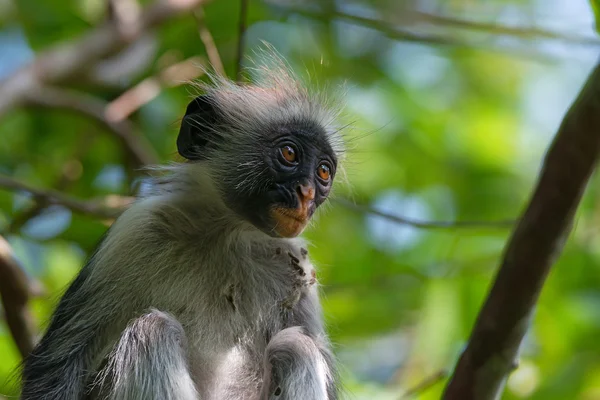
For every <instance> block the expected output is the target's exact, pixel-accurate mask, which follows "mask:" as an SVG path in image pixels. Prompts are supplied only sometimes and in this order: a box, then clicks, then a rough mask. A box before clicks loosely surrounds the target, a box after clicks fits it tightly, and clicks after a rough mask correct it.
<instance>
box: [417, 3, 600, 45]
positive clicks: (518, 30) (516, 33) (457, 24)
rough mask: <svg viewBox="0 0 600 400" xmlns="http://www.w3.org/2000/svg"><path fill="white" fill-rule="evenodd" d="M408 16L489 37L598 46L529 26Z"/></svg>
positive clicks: (586, 38) (593, 39) (586, 39)
mask: <svg viewBox="0 0 600 400" xmlns="http://www.w3.org/2000/svg"><path fill="white" fill-rule="evenodd" d="M410 15H411V18H410V20H411V21H416V22H426V23H430V24H434V25H444V26H448V27H453V28H461V29H469V30H476V31H482V32H485V33H489V34H491V35H501V36H513V37H516V38H521V39H549V40H556V41H561V42H565V43H569V44H579V45H585V46H600V40H599V39H598V38H597V37H594V36H583V35H575V34H573V35H570V34H566V33H559V32H554V31H549V30H545V29H541V28H537V27H530V26H508V25H502V24H496V23H489V22H480V21H474V20H465V19H459V18H454V17H450V16H447V15H439V14H432V13H428V12H423V11H417V10H413V11H411V13H410ZM412 16H414V17H415V18H412Z"/></svg>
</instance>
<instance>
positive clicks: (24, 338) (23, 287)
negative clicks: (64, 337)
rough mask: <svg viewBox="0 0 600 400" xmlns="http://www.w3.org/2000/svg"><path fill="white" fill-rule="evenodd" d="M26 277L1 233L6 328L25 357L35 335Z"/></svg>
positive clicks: (0, 270) (1, 291)
mask: <svg viewBox="0 0 600 400" xmlns="http://www.w3.org/2000/svg"><path fill="white" fill-rule="evenodd" d="M29 287H30V285H29V279H28V277H27V275H26V274H25V272H24V271H23V269H22V268H21V266H20V265H19V263H18V261H17V259H16V258H15V256H14V254H13V251H12V249H11V247H10V244H9V243H8V242H7V241H6V240H5V239H4V238H3V237H2V236H0V296H1V297H2V305H3V307H4V314H5V318H6V324H7V325H8V329H9V330H10V333H11V335H12V337H13V340H14V341H15V344H16V345H17V348H18V349H19V352H20V353H21V356H22V357H26V356H27V355H28V354H29V353H30V352H31V350H33V346H34V342H35V335H34V331H33V326H32V325H33V324H32V317H31V313H30V312H29V309H28V308H27V302H28V301H29V296H30V288H29Z"/></svg>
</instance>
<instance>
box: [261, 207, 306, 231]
mask: <svg viewBox="0 0 600 400" xmlns="http://www.w3.org/2000/svg"><path fill="white" fill-rule="evenodd" d="M270 215H271V218H272V219H273V222H274V227H273V231H275V232H276V233H277V234H278V235H279V236H282V237H296V236H298V235H299V234H300V233H302V231H303V230H304V228H305V227H306V225H307V224H308V221H309V220H310V213H309V212H308V209H306V208H299V209H296V208H287V207H281V206H278V207H273V208H271V212H270Z"/></svg>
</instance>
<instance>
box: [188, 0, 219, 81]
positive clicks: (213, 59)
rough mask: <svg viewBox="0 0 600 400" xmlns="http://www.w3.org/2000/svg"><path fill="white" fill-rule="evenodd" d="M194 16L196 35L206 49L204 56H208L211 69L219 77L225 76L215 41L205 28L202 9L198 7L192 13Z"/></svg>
mask: <svg viewBox="0 0 600 400" xmlns="http://www.w3.org/2000/svg"><path fill="white" fill-rule="evenodd" d="M194 16H195V17H196V21H198V35H199V36H200V40H201V41H202V43H203V44H204V48H205V49H206V54H207V55H208V60H209V61H210V64H211V66H212V68H213V69H214V70H215V71H216V72H217V73H218V74H219V75H221V76H225V67H223V61H221V56H220V55H219V49H217V45H216V44H215V40H214V39H213V37H212V34H211V33H210V31H209V30H208V27H207V26H206V20H205V18H204V10H203V9H202V7H199V8H198V9H197V10H196V12H194Z"/></svg>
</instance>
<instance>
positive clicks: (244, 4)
mask: <svg viewBox="0 0 600 400" xmlns="http://www.w3.org/2000/svg"><path fill="white" fill-rule="evenodd" d="M247 14H248V0H240V21H239V24H238V46H237V56H236V59H235V76H236V80H237V81H238V82H241V81H242V59H243V57H244V45H245V41H246V38H245V36H246V24H247V18H248V17H247Z"/></svg>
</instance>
